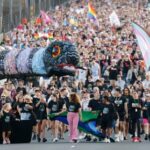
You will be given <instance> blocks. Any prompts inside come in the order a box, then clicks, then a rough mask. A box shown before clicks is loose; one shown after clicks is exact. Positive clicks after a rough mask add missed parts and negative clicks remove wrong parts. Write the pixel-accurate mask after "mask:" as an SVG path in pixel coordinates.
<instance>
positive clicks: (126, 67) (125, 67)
mask: <svg viewBox="0 0 150 150" xmlns="http://www.w3.org/2000/svg"><path fill="white" fill-rule="evenodd" d="M129 69H130V61H129V60H125V61H124V62H123V73H128V70H129Z"/></svg>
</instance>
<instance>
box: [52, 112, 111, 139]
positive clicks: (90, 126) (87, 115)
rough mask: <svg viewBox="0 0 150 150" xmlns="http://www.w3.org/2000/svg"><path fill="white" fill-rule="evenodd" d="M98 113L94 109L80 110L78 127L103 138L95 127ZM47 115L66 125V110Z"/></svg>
mask: <svg viewBox="0 0 150 150" xmlns="http://www.w3.org/2000/svg"><path fill="white" fill-rule="evenodd" d="M98 114H99V112H98V111H95V112H91V111H82V120H80V121H79V124H78V129H79V130H81V131H83V132H85V133H89V134H92V135H94V136H96V137H98V138H105V135H103V134H102V133H101V132H100V131H99V130H98V129H97V128H96V120H97V117H98ZM49 117H50V118H53V119H55V120H58V121H60V122H63V123H64V124H67V125H68V121H67V112H63V113H62V114H59V115H56V114H50V115H49ZM111 141H114V140H113V139H111Z"/></svg>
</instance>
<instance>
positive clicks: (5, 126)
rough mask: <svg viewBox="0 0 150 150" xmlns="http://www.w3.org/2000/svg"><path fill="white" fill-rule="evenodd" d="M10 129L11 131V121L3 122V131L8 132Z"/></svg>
mask: <svg viewBox="0 0 150 150" xmlns="http://www.w3.org/2000/svg"><path fill="white" fill-rule="evenodd" d="M8 131H11V125H10V123H4V122H2V132H8Z"/></svg>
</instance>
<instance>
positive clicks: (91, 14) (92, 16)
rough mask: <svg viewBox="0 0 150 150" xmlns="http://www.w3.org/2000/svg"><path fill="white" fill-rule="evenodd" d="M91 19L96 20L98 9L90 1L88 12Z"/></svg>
mask: <svg viewBox="0 0 150 150" xmlns="http://www.w3.org/2000/svg"><path fill="white" fill-rule="evenodd" d="M87 16H88V18H89V19H93V20H96V11H95V8H94V7H93V5H92V4H91V3H88V14H87Z"/></svg>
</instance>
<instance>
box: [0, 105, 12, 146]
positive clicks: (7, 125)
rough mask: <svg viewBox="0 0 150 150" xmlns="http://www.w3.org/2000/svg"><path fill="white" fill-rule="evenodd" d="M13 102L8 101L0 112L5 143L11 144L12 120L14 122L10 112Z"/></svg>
mask: <svg viewBox="0 0 150 150" xmlns="http://www.w3.org/2000/svg"><path fill="white" fill-rule="evenodd" d="M10 110H11V104H10V103H6V104H4V105H3V107H2V111H1V113H0V119H1V123H2V125H1V127H2V137H3V144H10V139H9V137H10V134H11V122H12V115H11V113H10Z"/></svg>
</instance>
